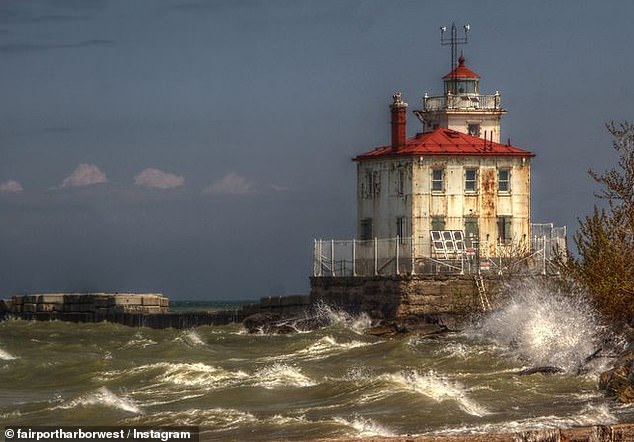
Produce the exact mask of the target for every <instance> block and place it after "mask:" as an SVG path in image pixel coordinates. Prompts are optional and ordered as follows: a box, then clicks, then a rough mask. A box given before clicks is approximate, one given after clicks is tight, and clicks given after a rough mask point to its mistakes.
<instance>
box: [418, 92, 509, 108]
mask: <svg viewBox="0 0 634 442" xmlns="http://www.w3.org/2000/svg"><path fill="white" fill-rule="evenodd" d="M446 109H474V110H477V109H482V110H499V109H501V108H500V94H495V95H474V94H467V95H453V94H447V95H442V96H439V97H428V96H425V97H423V110H424V111H426V112H433V111H440V110H446Z"/></svg>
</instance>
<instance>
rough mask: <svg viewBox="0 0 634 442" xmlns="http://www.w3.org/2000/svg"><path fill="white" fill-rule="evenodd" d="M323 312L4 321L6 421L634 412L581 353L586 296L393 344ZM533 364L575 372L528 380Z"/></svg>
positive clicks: (398, 429) (328, 422)
mask: <svg viewBox="0 0 634 442" xmlns="http://www.w3.org/2000/svg"><path fill="white" fill-rule="evenodd" d="M566 312H567V313H568V315H569V316H567V317H566V318H569V317H572V318H573V319H572V320H570V321H568V320H565V318H562V316H561V315H562V314H564V313H566ZM325 314H329V315H330V316H331V317H332V319H333V320H332V325H331V326H329V327H326V328H323V329H320V330H315V331H311V332H305V333H299V334H294V335H273V336H271V335H247V334H245V333H244V332H243V330H242V329H241V327H240V326H239V325H233V326H225V327H200V328H197V329H192V330H171V329H168V330H151V329H135V328H128V327H125V326H121V325H115V324H108V323H100V324H72V323H64V322H50V323H43V322H26V321H5V322H2V323H0V379H1V380H2V381H1V383H2V387H1V388H0V426H1V425H8V424H29V425H37V424H51V423H54V424H60V425H63V424H66V425H115V424H116V425H173V424H181V425H200V426H202V427H203V428H204V429H205V433H204V436H205V439H208V440H279V439H293V440H297V439H310V438H317V437H341V436H369V435H405V434H426V433H438V432H440V433H453V432H482V431H505V430H508V431H519V430H525V429H532V428H548V427H553V426H574V425H590V424H596V423H602V424H608V423H614V422H618V421H631V420H632V419H631V418H632V415H633V413H632V410H631V408H629V407H624V406H619V405H616V404H614V403H613V402H612V401H610V400H607V399H604V397H603V395H602V394H601V393H600V392H599V391H597V388H596V385H597V377H598V376H597V374H598V372H599V371H600V370H601V369H602V368H603V367H604V366H605V365H606V364H607V360H606V359H601V358H599V359H595V360H593V361H592V363H591V364H589V365H588V364H584V363H583V359H584V358H585V357H586V356H587V355H588V354H589V353H592V351H593V350H594V347H595V345H597V343H599V342H600V341H601V338H602V335H603V333H604V331H603V330H602V329H601V328H600V327H598V326H597V325H596V321H595V320H594V317H593V315H592V314H591V313H589V310H588V309H587V307H585V306H584V305H583V304H582V303H578V302H570V301H569V300H567V299H564V298H560V297H558V296H556V295H552V294H548V293H542V292H538V291H536V292H535V293H530V290H528V291H524V292H523V293H522V295H521V296H519V295H518V296H517V297H514V298H512V300H511V301H510V302H509V303H508V304H507V305H506V306H504V308H502V309H501V310H499V311H497V312H496V313H492V314H491V315H489V316H487V317H485V318H483V319H482V320H481V322H480V323H479V324H478V325H477V326H474V327H470V328H469V329H468V330H466V331H464V332H461V333H456V334H451V335H448V336H443V337H437V338H433V339H425V338H420V337H410V338H404V339H394V340H381V339H378V338H375V337H372V336H366V335H363V334H362V332H363V328H364V327H365V326H367V325H368V320H367V318H364V317H359V318H349V317H346V316H345V315H341V314H337V313H333V312H326V313H325ZM533 365H557V366H560V367H563V368H565V369H566V371H565V372H564V373H561V374H556V375H542V374H536V375H531V376H518V375H517V374H516V372H517V371H518V370H521V369H522V368H526V367H530V366H533ZM580 366H583V370H584V374H582V375H577V374H576V373H577V370H578V369H579V367H580Z"/></svg>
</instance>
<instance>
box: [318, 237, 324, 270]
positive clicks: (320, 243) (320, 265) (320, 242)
mask: <svg viewBox="0 0 634 442" xmlns="http://www.w3.org/2000/svg"><path fill="white" fill-rule="evenodd" d="M322 241H323V240H321V239H320V240H319V276H324V264H323V262H322V259H323V255H322V254H321V252H322V248H323V244H322Z"/></svg>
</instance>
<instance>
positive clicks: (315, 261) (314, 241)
mask: <svg viewBox="0 0 634 442" xmlns="http://www.w3.org/2000/svg"><path fill="white" fill-rule="evenodd" d="M315 276H317V238H315V239H313V277H315Z"/></svg>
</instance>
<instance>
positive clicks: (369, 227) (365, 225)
mask: <svg viewBox="0 0 634 442" xmlns="http://www.w3.org/2000/svg"><path fill="white" fill-rule="evenodd" d="M373 229H374V226H373V223H372V218H369V217H368V218H362V219H361V221H360V222H359V239H360V240H361V241H370V240H372V239H373V234H374V231H373Z"/></svg>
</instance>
